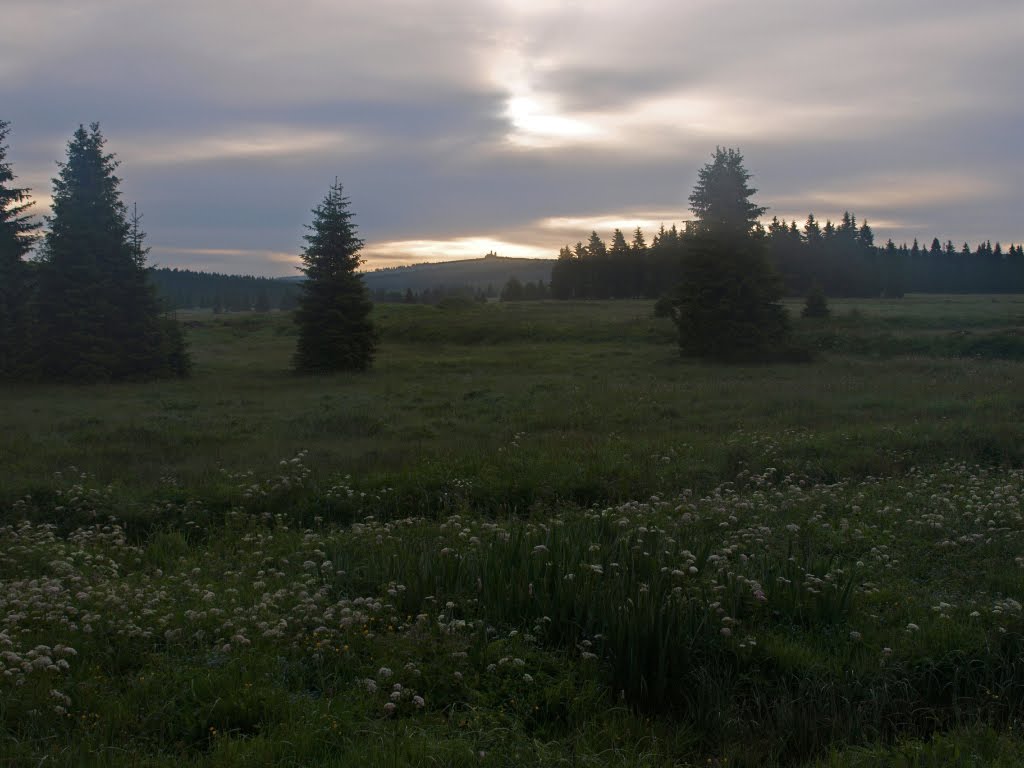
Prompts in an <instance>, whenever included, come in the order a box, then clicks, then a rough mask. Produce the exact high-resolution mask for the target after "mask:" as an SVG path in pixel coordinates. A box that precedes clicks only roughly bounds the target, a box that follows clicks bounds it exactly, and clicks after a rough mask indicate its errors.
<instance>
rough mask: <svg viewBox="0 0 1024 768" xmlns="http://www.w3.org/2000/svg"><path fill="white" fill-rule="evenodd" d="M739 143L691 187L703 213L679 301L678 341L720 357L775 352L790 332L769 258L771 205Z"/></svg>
mask: <svg viewBox="0 0 1024 768" xmlns="http://www.w3.org/2000/svg"><path fill="white" fill-rule="evenodd" d="M749 180H750V174H749V173H748V172H747V170H746V168H745V167H744V166H743V156H742V155H741V154H740V152H739V151H738V150H734V149H722V148H718V149H717V150H716V151H715V154H714V155H713V156H712V161H711V162H710V163H708V164H707V165H705V166H704V167H703V168H702V169H701V170H700V172H699V174H698V181H697V185H696V187H694V190H693V194H691V195H690V209H691V210H692V211H693V213H694V215H695V216H696V221H694V222H692V224H691V226H690V228H689V234H688V238H689V239H690V242H689V245H688V247H687V249H686V250H685V255H684V257H683V261H682V282H681V284H680V286H679V288H678V291H677V294H676V299H675V301H674V310H673V318H674V319H675V321H676V325H677V327H678V329H679V349H680V352H681V353H682V354H683V355H684V356H687V357H704V358H712V359H720V360H731V359H744V358H765V357H770V356H772V355H773V354H774V353H775V351H776V350H777V348H778V347H779V346H780V345H781V344H782V343H783V342H784V341H785V340H786V337H787V335H788V333H789V323H788V317H787V315H786V311H785V309H784V308H783V307H782V305H781V303H780V299H781V298H782V283H781V280H780V279H779V277H778V275H776V273H775V272H774V270H773V269H772V268H771V266H770V265H769V264H768V262H767V261H766V259H765V237H764V232H763V230H762V229H761V227H760V225H759V224H758V218H759V217H760V216H761V215H762V214H763V213H764V210H765V209H764V208H762V207H760V206H758V205H756V204H755V203H753V202H752V201H751V197H752V196H753V195H754V193H755V192H756V191H757V190H755V189H752V188H751V187H750V186H749V185H748V183H747V182H748V181H749Z"/></svg>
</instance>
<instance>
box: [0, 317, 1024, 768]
mask: <svg viewBox="0 0 1024 768" xmlns="http://www.w3.org/2000/svg"><path fill="white" fill-rule="evenodd" d="M1021 306H1022V305H1021V304H1020V303H1019V302H1017V301H1015V300H1013V299H1011V298H1007V297H1000V300H999V301H998V302H992V301H990V300H989V299H988V298H985V299H978V298H965V297H955V298H941V297H939V298H935V299H928V300H925V299H911V300H909V301H905V302H878V303H864V302H860V303H850V304H849V305H844V304H843V303H841V302H835V303H834V304H833V311H834V312H836V317H835V318H834V319H832V320H828V321H825V322H824V323H821V322H816V323H812V322H798V323H797V332H798V335H799V337H800V338H801V339H802V340H803V341H804V343H807V344H814V343H816V342H817V341H820V339H822V338H824V337H825V335H827V334H834V335H835V336H836V337H837V338H839V339H841V340H843V341H842V343H840V344H834V345H833V349H840V348H841V349H846V350H847V352H844V353H842V354H840V353H838V352H835V351H832V352H824V353H822V356H821V359H820V360H819V361H817V362H815V363H813V364H807V365H799V366H747V367H736V366H729V367H722V366H705V365H700V364H695V363H684V362H681V361H679V360H678V358H677V356H676V354H675V349H674V347H673V346H672V340H671V328H670V326H668V325H667V324H663V323H662V321H657V320H654V319H652V318H651V317H650V315H649V312H650V307H649V306H648V305H646V304H642V303H626V302H624V303H618V302H616V303H604V304H598V303H593V304H590V303H588V304H576V305H573V304H527V305H518V306H495V305H488V306H484V307H470V308H452V309H448V310H439V309H435V308H429V307H386V308H381V309H380V310H379V319H380V321H381V325H382V328H383V340H382V344H381V355H380V358H379V359H378V364H377V365H376V367H375V369H374V370H373V371H371V372H369V373H367V374H365V375H356V376H335V377H330V378H327V379H314V378H302V377H295V376H292V375H291V374H289V373H287V372H286V371H285V370H284V368H285V366H286V365H287V360H288V356H289V354H290V351H291V346H292V344H293V342H294V337H293V335H292V328H291V326H290V325H289V324H288V322H287V319H286V318H283V317H279V316H276V315H272V316H227V317H214V316H212V315H194V316H188V315H183V316H182V320H183V321H184V322H186V323H188V330H189V334H190V337H191V340H192V343H193V349H194V353H195V357H196V361H197V371H196V375H195V377H194V378H193V379H192V380H191V381H187V382H171V383H166V382H165V383H156V384H149V385H142V384H137V385H119V386H116V387H94V388H88V389H72V388H63V387H60V388H58V387H52V388H50V387H48V388H42V389H38V388H37V389H13V390H12V389H5V390H3V392H2V393H0V397H3V403H4V408H3V410H2V411H0V429H2V430H3V434H5V436H10V439H9V440H5V442H4V443H2V444H0V450H2V451H3V455H2V456H0V461H2V464H3V466H4V468H5V473H4V475H3V478H2V480H0V483H2V485H0V513H2V518H0V525H4V526H6V527H4V528H2V529H0V537H2V541H3V547H2V548H0V607H2V609H3V611H2V615H3V620H2V623H0V765H4V764H11V765H22V764H24V765H37V764H39V763H40V762H41V761H42V763H43V764H49V765H68V766H79V765H97V766H101V765H102V766H108V765H109V766H112V765H153V766H170V765H195V766H228V765H267V766H271V765H275V766H276V765H338V766H344V765H370V766H376V765H379V766H385V765H386V766H393V765H465V766H470V765H473V766H477V765H488V766H498V765H502V766H504V765H566V766H569V765H575V766H669V765H672V766H697V765H718V766H723V765H747V766H754V765H820V766H831V767H832V768H837V767H839V766H862V765H885V764H891V765H907V766H933V765H934V766H939V765H957V766H980V765H997V766H1002V765H1007V766H1008V765H1016V764H1019V763H1020V761H1021V757H1022V755H1024V740H1022V739H1021V738H1020V736H1019V733H1018V729H1019V723H1020V720H1021V717H1022V708H1024V614H1022V608H1021V602H1022V601H1024V597H1022V595H1024V567H1022V566H1024V554H1022V553H1024V549H1022V548H1021V545H1022V536H1024V507H1022V499H1024V476H1022V473H1021V470H1020V466H1021V459H1022V455H1021V451H1022V448H1021V442H1022V441H1021V435H1020V430H1019V427H1018V426H1017V425H1018V423H1019V422H1020V418H1019V417H1020V415H1021V409H1022V404H1021V399H1020V397H1019V394H1018V392H1019V382H1020V381H1021V373H1024V365H1022V363H1019V362H1016V361H1015V360H1014V359H1012V355H1010V356H1007V355H1005V354H1004V353H1003V352H1001V351H997V352H992V351H991V350H989V351H988V352H985V353H984V354H978V353H975V354H973V356H968V357H965V356H963V353H962V350H960V349H959V348H956V347H955V345H950V344H946V343H945V342H941V343H939V342H934V339H935V338H940V339H946V338H947V337H948V338H956V336H955V334H961V335H962V334H963V333H964V332H969V333H970V334H974V335H984V334H1010V335H1012V334H1013V333H1014V328H1016V327H1017V326H1018V325H1019V324H1020V319H1019V318H1020V312H1019V311H1018V310H1019V308H1020V307H1021ZM879 334H891V335H892V336H893V337H898V338H899V339H900V344H904V345H905V347H903V348H901V349H904V350H906V349H913V350H914V352H913V354H906V353H905V351H903V352H901V351H900V349H894V347H893V346H892V344H891V343H890V341H885V343H884V344H883V343H881V342H878V343H876V342H875V341H871V339H873V338H874V339H876V341H877V338H880V336H879ZM854 337H859V338H861V339H862V340H863V339H868V341H867V342H863V341H858V342H857V343H856V344H854V343H853V342H851V341H850V339H852V338H854ZM858 345H860V346H859V347H858ZM915 345H920V348H918V346H915ZM857 349H859V350H860V351H857V352H854V351H851V350H857ZM1008 357H1009V358H1010V359H1007V358H1008ZM71 466H74V467H75V469H73V470H72V469H70V468H69V467H71ZM57 472H59V473H60V474H59V475H58V474H56V473H57ZM5 761H6V762H5Z"/></svg>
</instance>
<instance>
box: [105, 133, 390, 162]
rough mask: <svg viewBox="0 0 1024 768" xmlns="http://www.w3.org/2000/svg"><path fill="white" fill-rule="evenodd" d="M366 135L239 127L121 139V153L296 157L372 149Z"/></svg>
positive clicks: (133, 156)
mask: <svg viewBox="0 0 1024 768" xmlns="http://www.w3.org/2000/svg"><path fill="white" fill-rule="evenodd" d="M370 146H371V142H370V141H369V140H367V139H366V138H362V137H358V138H357V137H355V136H353V135H351V134H347V133H345V132H342V131H325V130H310V129H304V128H299V127H291V126H264V127H261V128H256V129H253V128H238V129H233V130H230V131H225V132H223V133H221V134H218V135H215V136H198V137H190V138H185V139H181V138H177V139H166V138H157V137H152V138H148V139H146V140H145V141H144V142H143V141H135V142H132V141H127V142H125V141H118V150H117V155H118V157H119V158H121V159H122V160H124V161H125V162H128V163H131V164H132V165H138V166H140V167H141V166H160V165H176V164H180V163H201V162H209V161H212V160H257V159H282V160H283V159H294V158H298V157H302V156H323V155H325V154H336V153H339V152H344V153H356V152H361V151H367V150H368V149H370Z"/></svg>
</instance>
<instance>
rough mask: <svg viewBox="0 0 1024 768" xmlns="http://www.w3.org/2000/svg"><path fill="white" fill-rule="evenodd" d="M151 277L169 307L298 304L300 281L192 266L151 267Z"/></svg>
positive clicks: (222, 308)
mask: <svg viewBox="0 0 1024 768" xmlns="http://www.w3.org/2000/svg"><path fill="white" fill-rule="evenodd" d="M150 279H151V280H152V281H153V285H154V286H156V290H157V293H158V294H159V296H160V298H161V300H162V301H163V302H164V304H165V306H166V307H168V308H169V309H212V310H213V311H214V312H247V311H256V312H269V311H270V310H272V309H280V310H284V311H289V310H292V309H295V307H296V306H297V305H298V299H299V294H300V291H301V289H300V287H299V285H298V283H296V282H293V281H288V280H277V279H275V278H271V277H254V276H252V275H222V274H219V273H217V272H197V271H194V270H191V269H168V268H159V269H152V270H150Z"/></svg>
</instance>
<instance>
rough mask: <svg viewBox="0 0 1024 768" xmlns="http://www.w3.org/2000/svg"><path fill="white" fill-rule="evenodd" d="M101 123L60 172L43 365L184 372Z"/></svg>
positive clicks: (56, 374) (78, 138)
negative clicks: (146, 267)
mask: <svg viewBox="0 0 1024 768" xmlns="http://www.w3.org/2000/svg"><path fill="white" fill-rule="evenodd" d="M105 144H106V140H105V139H104V138H103V135H102V134H101V133H100V129H99V125H98V124H96V123H93V124H92V125H91V126H90V127H89V129H88V130H86V129H85V127H84V126H79V128H78V130H77V131H75V133H74V135H73V136H72V138H71V141H70V142H68V154H67V162H64V163H58V166H59V168H60V172H59V173H58V175H57V177H56V178H55V179H54V180H53V214H52V215H51V216H50V217H48V218H47V223H48V224H49V230H48V231H47V233H46V237H45V240H44V242H43V250H42V258H41V261H40V265H39V267H40V268H39V287H38V292H37V293H38V299H37V306H36V326H37V337H36V346H37V354H38V372H39V374H40V375H42V376H43V377H44V378H51V379H59V380H65V381H102V380H109V379H125V378H152V377H157V376H181V375H185V374H186V373H187V372H188V368H189V364H188V357H187V354H186V352H185V347H184V342H183V340H182V337H181V334H180V330H179V329H178V327H177V324H176V323H174V322H173V321H172V320H169V319H167V318H162V317H161V312H160V305H159V302H158V300H157V296H156V291H155V289H154V287H153V285H152V284H151V283H150V281H149V276H148V274H147V272H146V269H145V266H144V262H145V254H146V249H145V248H143V246H142V238H143V237H144V233H142V232H141V231H140V230H139V229H138V219H137V217H136V219H135V220H134V222H133V221H129V219H128V216H127V213H126V210H125V206H124V203H122V202H121V193H120V191H119V189H118V187H119V185H120V179H119V178H118V177H117V176H116V175H114V171H115V170H116V168H117V166H118V162H117V160H116V159H115V157H114V156H113V155H111V154H105V153H104V145H105Z"/></svg>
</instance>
